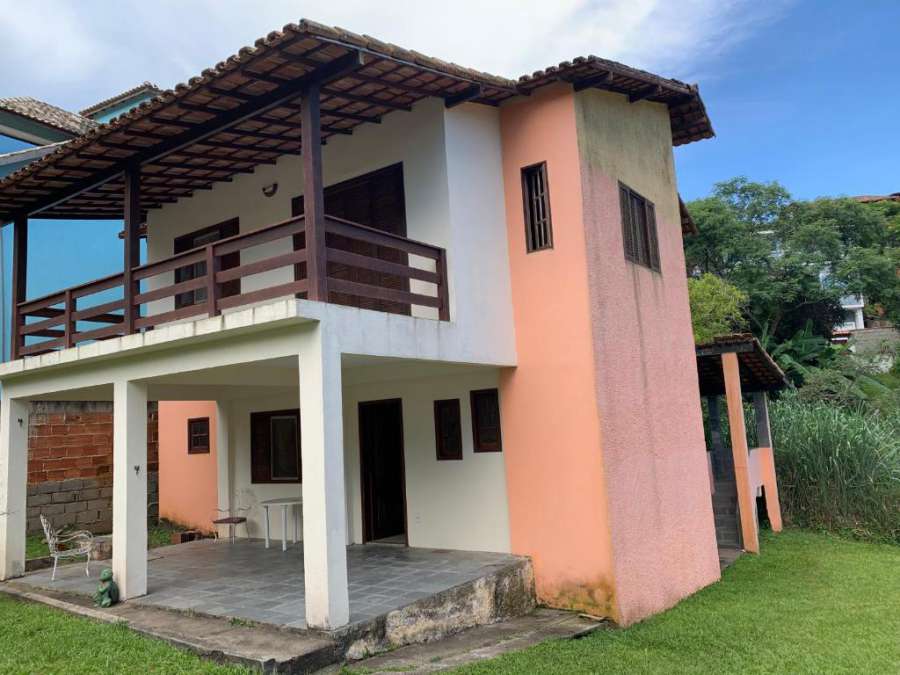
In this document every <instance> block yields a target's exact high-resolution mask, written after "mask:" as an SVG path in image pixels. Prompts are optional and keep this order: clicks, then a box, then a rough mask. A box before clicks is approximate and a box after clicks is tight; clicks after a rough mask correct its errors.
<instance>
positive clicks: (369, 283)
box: [13, 216, 450, 358]
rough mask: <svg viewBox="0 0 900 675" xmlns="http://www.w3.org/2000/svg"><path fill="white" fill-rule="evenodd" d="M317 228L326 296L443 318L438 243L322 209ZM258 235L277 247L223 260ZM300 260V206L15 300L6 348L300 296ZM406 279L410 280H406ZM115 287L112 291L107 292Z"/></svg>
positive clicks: (47, 344) (40, 345)
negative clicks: (276, 218) (242, 230)
mask: <svg viewBox="0 0 900 675" xmlns="http://www.w3.org/2000/svg"><path fill="white" fill-rule="evenodd" d="M325 233H326V237H325V260H326V265H325V268H326V275H325V283H324V286H325V291H326V293H327V295H326V296H325V297H327V298H328V301H329V302H335V303H339V304H347V305H353V306H358V307H365V308H370V309H378V310H381V311H388V312H394V313H401V314H412V308H413V307H429V308H433V309H435V310H437V317H438V318H439V319H440V320H443V321H446V320H449V318H450V317H449V309H448V288H447V258H446V252H445V251H444V249H442V248H438V247H436V246H431V245H430V244H424V243H421V242H417V241H412V240H410V239H406V238H405V237H399V236H396V235H392V234H388V233H385V232H382V231H380V230H375V229H373V228H370V227H365V226H363V225H359V224H357V223H352V222H349V221H345V220H341V219H339V218H333V217H330V216H326V218H325ZM277 242H281V243H282V244H283V245H278V244H277ZM273 243H274V244H273ZM264 244H270V245H272V246H270V247H269V250H268V252H269V253H271V252H272V249H277V250H278V251H280V252H278V253H276V254H275V255H268V257H264V258H262V257H260V255H261V254H264V253H265V251H258V250H257V251H254V252H253V256H252V258H253V259H252V261H251V262H244V261H241V263H240V264H239V265H237V266H236V267H229V268H227V269H223V265H222V259H223V257H224V256H229V255H231V257H232V258H233V257H234V256H233V254H234V253H243V252H248V253H250V252H251V250H253V249H256V248H257V247H259V246H262V245H264ZM245 258H247V259H250V258H251V256H249V255H248V256H245ZM306 260H307V250H306V247H305V227H304V218H303V216H300V217H297V218H291V219H290V220H286V221H284V222H281V223H277V224H275V225H270V226H268V227H265V228H262V229H259V230H255V231H253V232H248V233H246V234H239V235H236V236H234V237H229V238H227V239H221V240H219V241H216V242H213V243H211V244H208V245H206V246H202V247H199V248H195V249H192V250H190V251H185V252H184V253H179V254H177V255H174V256H171V257H169V258H165V259H163V260H158V261H155V262H152V263H147V264H146V265H140V266H138V267H134V268H132V269H131V270H130V274H127V273H126V272H121V273H119V274H113V275H111V276H108V277H104V278H102V279H97V280H95V281H91V282H88V283H86V284H81V285H80V286H74V287H72V288H67V289H65V290H63V291H59V292H56V293H52V294H50V295H46V296H44V297H42V298H36V299H33V300H26V301H25V302H20V303H18V304H16V305H15V313H16V316H15V317H14V324H15V328H16V331H15V333H16V334H15V344H14V351H13V358H18V357H21V356H28V355H35V354H41V353H45V352H49V351H53V350H57V349H65V348H67V347H73V346H75V345H77V344H79V343H82V342H87V341H92V340H103V339H107V338H112V337H117V336H121V335H130V334H132V333H136V332H140V331H143V330H147V329H151V328H153V327H154V326H159V325H161V324H165V323H169V322H172V321H178V320H181V319H186V318H189V317H199V316H204V315H205V316H216V315H218V314H220V313H221V312H222V311H223V310H228V309H232V308H234V307H240V306H242V305H248V304H251V303H256V302H261V301H264V300H270V299H274V298H278V297H284V296H295V297H305V295H306V293H307V290H308V287H309V286H308V282H309V280H308V279H307V276H306ZM413 262H415V263H416V264H415V265H414V264H413ZM199 263H203V265H199ZM176 270H185V271H187V273H184V272H183V273H182V274H181V276H183V277H187V278H184V279H183V280H181V281H178V280H177V279H178V276H177V273H176ZM279 270H283V271H282V272H281V273H279V272H278V271H279ZM263 273H270V274H273V277H270V278H269V279H268V280H266V279H265V278H260V279H258V280H257V281H256V282H254V284H253V285H254V289H253V290H244V289H243V288H241V289H240V290H239V291H238V292H234V289H233V287H234V285H235V281H238V282H240V281H241V280H245V279H247V278H249V277H253V276H255V275H259V274H263ZM162 275H167V276H165V277H162ZM173 276H174V277H175V279H176V280H175V281H174V282H173V281H172V279H173ZM126 277H130V279H131V283H128V279H127V278H126ZM274 277H277V278H274ZM266 281H269V282H270V283H268V284H267V283H265V282H266ZM411 282H415V284H416V290H411V289H410V285H411ZM226 284H227V286H226ZM420 286H421V288H419V287H420ZM225 291H230V292H225ZM429 292H433V295H432V294H429ZM113 294H118V295H119V296H120V297H118V298H115V299H111V298H110V296H111V295H113ZM92 296H94V297H92ZM169 299H172V301H170V300H169ZM185 299H187V301H186V300H185ZM90 303H93V304H90ZM151 303H156V305H155V306H154V305H153V304H151ZM160 304H162V305H163V306H162V307H160V306H159V305H160ZM86 305H89V306H86ZM179 305H180V306H179ZM173 307H174V308H173ZM85 324H88V325H85ZM39 338H46V339H43V340H40V341H38V339H39Z"/></svg>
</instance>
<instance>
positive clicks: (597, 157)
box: [575, 90, 719, 624]
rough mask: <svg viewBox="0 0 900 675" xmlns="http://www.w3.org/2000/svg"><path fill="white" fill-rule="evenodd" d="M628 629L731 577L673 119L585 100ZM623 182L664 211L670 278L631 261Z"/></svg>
mask: <svg viewBox="0 0 900 675" xmlns="http://www.w3.org/2000/svg"><path fill="white" fill-rule="evenodd" d="M575 113H576V118H577V127H578V143H579V150H580V157H581V194H582V198H583V200H584V226H585V236H586V244H587V260H588V263H587V276H588V285H589V292H590V303H589V304H590V320H591V325H592V334H593V347H594V355H595V358H594V365H595V368H596V371H595V372H596V392H597V403H598V406H599V411H600V426H601V429H602V433H603V444H602V445H603V448H602V450H603V465H604V472H605V475H606V485H607V491H608V499H609V527H610V532H611V537H612V548H613V552H614V574H615V578H616V581H617V584H616V592H617V600H618V610H619V617H618V619H619V621H620V623H623V624H629V623H632V622H634V621H637V620H640V619H642V618H644V617H646V616H649V615H650V614H653V613H656V612H659V611H661V610H663V609H666V608H668V607H670V606H672V605H674V604H675V603H676V602H678V601H679V600H680V599H682V598H683V597H685V596H686V595H688V594H690V593H692V592H694V591H696V590H698V589H699V588H702V587H703V586H705V585H707V584H709V583H711V582H713V581H715V580H717V579H718V578H719V563H718V554H717V549H716V539H715V529H714V524H713V514H712V504H711V500H710V489H709V477H708V468H707V457H706V446H705V443H704V437H703V426H702V419H701V412H700V395H699V388H698V384H697V367H696V361H695V355H694V342H693V336H692V333H691V321H690V309H689V305H688V294H687V280H686V275H685V263H684V254H683V248H682V239H681V227H680V220H679V217H678V198H677V191H676V185H675V168H674V162H673V158H672V146H671V131H670V127H669V115H668V111H667V110H666V108H665V106H663V105H661V104H655V103H649V102H639V103H636V104H630V103H628V100H627V98H626V97H624V96H622V95H619V94H613V93H610V92H601V91H596V90H592V91H585V92H581V93H579V94H577V95H576V97H575ZM618 181H622V182H624V183H626V184H627V185H628V186H629V187H631V188H632V189H634V190H635V191H637V192H638V193H640V194H642V195H643V196H645V197H646V198H648V199H650V200H651V201H653V202H654V204H655V206H656V214H657V228H658V233H659V235H658V236H659V249H660V260H661V265H662V273H661V274H660V273H656V272H653V271H651V270H649V269H647V268H645V267H642V266H639V265H635V264H632V263H629V262H627V261H626V260H625V258H624V252H623V243H622V226H621V215H620V210H619V195H618Z"/></svg>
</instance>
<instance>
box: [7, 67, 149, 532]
mask: <svg viewBox="0 0 900 675" xmlns="http://www.w3.org/2000/svg"><path fill="white" fill-rule="evenodd" d="M159 93H160V90H159V88H157V87H156V86H155V85H152V84H150V83H149V82H144V83H143V84H141V85H139V86H137V87H134V88H132V89H129V90H128V91H125V92H122V93H121V94H118V95H116V96H113V97H111V98H109V99H107V100H105V101H101V102H100V103H97V104H95V105H93V106H91V107H89V108H86V109H85V110H82V111H81V112H77V113H76V112H70V111H68V110H64V109H62V108H59V107H58V106H54V105H52V104H50V103H46V102H44V101H39V100H37V99H34V98H30V97H13V98H0V135H3V136H6V137H8V138H12V139H15V140H17V141H21V142H23V143H29V144H33V145H32V147H27V148H24V149H21V150H17V151H14V152H8V153H4V154H0V178H2V177H3V176H6V175H9V174H11V173H13V172H15V171H16V170H18V169H21V168H23V167H25V166H27V165H29V164H31V163H32V162H35V161H37V160H38V159H40V158H41V157H44V156H45V155H48V154H50V153H52V152H54V151H56V150H58V149H60V148H62V147H63V146H65V144H66V143H68V142H70V141H71V140H72V139H73V138H77V137H79V136H81V135H83V134H84V133H87V132H90V131H93V130H94V129H96V128H97V127H98V126H99V125H100V124H101V123H105V122H107V121H109V120H110V119H111V118H112V117H114V116H117V115H120V114H122V113H124V112H127V111H128V110H131V109H133V108H134V107H135V106H137V105H139V104H140V103H142V102H143V101H146V100H149V99H150V98H152V97H153V96H155V95H156V94H159ZM60 225H61V226H62V225H63V223H60ZM72 225H73V226H75V227H78V226H79V223H72ZM71 264H72V266H73V267H78V266H81V267H83V265H84V261H83V260H81V259H79V258H77V257H73V258H72V261H71ZM0 270H2V266H0ZM7 272H8V270H7ZM3 283H4V284H6V283H8V280H7V278H6V277H4V280H3ZM3 305H4V307H6V301H5V300H4V303H3ZM0 330H2V332H3V333H4V340H3V344H5V345H6V344H8V342H9V337H8V335H6V333H8V331H9V326H3V327H2V329H0ZM31 413H32V414H31V415H30V417H29V434H28V439H29V440H28V454H29V462H28V496H29V500H28V511H27V529H28V531H29V532H40V531H41V523H40V520H39V515H40V513H44V514H45V515H47V516H49V517H50V518H51V519H52V520H53V523H54V525H55V526H57V527H63V526H73V525H77V526H78V527H82V528H89V529H91V530H92V531H94V532H108V531H109V530H110V528H111V526H112V459H113V458H112V404H111V403H110V402H108V401H42V402H40V403H39V404H35V405H34V406H33V408H32V410H31ZM73 437H77V438H78V439H79V440H80V448H79V451H78V454H79V456H78V457H73V454H72V452H73V451H72V447H73V446H72V445H71V440H72V438H73ZM148 453H149V457H150V461H149V465H148V473H149V476H148V485H149V488H150V489H149V495H148V505H149V510H150V513H151V516H152V515H155V513H156V511H157V509H158V501H159V498H158V489H157V481H156V474H157V469H156V412H155V411H154V410H151V411H150V414H149V415H148ZM51 497H52V503H50V502H51ZM45 501H46V502H47V503H46V504H44V502H45Z"/></svg>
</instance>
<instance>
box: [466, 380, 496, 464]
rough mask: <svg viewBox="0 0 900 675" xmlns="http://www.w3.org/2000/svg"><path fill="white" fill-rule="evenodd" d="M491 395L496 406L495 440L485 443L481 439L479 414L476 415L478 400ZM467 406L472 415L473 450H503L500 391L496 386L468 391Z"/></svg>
mask: <svg viewBox="0 0 900 675" xmlns="http://www.w3.org/2000/svg"><path fill="white" fill-rule="evenodd" d="M486 397H491V398H493V399H494V401H495V402H496V407H497V441H496V443H485V442H484V441H483V439H482V431H483V430H482V428H481V424H480V421H479V420H480V416H479V415H478V405H479V401H481V400H484V399H485V398H486ZM469 406H470V413H471V415H472V446H473V449H474V451H475V452H503V435H502V423H501V420H500V392H499V391H498V390H497V388H496V387H492V388H490V389H474V390H472V391H470V392H469Z"/></svg>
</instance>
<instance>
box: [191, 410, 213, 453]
mask: <svg viewBox="0 0 900 675" xmlns="http://www.w3.org/2000/svg"><path fill="white" fill-rule="evenodd" d="M187 439H188V442H187V446H188V448H187V451H188V454H189V455H203V454H208V453H209V418H208V417H195V418H193V419H189V420H188V422H187Z"/></svg>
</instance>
